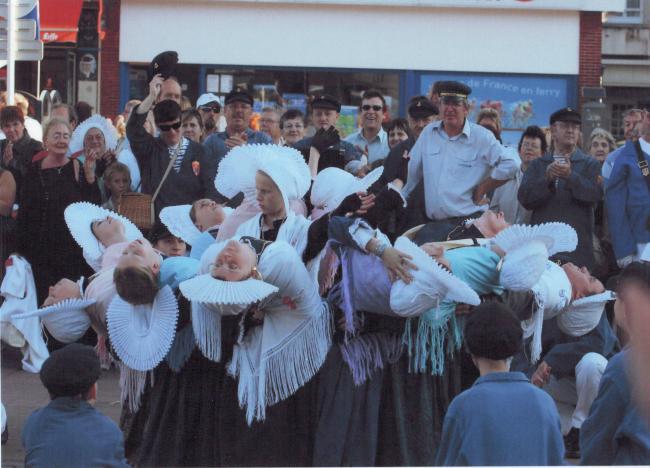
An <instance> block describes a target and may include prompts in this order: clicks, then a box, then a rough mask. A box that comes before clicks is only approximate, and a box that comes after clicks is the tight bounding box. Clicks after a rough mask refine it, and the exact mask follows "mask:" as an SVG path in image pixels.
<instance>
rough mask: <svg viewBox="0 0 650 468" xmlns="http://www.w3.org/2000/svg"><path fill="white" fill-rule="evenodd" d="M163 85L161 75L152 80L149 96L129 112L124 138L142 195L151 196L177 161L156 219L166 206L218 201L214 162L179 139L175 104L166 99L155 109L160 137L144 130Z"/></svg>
mask: <svg viewBox="0 0 650 468" xmlns="http://www.w3.org/2000/svg"><path fill="white" fill-rule="evenodd" d="M163 81H164V80H163V78H162V76H161V75H156V76H154V77H153V79H152V80H151V83H150V84H149V95H148V96H147V97H146V98H145V99H144V100H143V101H142V103H141V104H140V105H139V106H137V107H136V108H135V109H134V111H133V112H131V117H130V118H129V121H128V123H127V125H126V135H127V137H128V139H129V143H130V144H131V149H132V150H133V154H134V155H135V158H136V160H137V161H138V166H139V167H140V174H141V175H142V192H144V193H148V194H150V195H154V194H155V192H156V190H157V188H158V186H159V185H160V184H161V182H162V181H163V177H164V176H165V172H166V170H167V167H168V166H169V164H170V162H171V160H172V159H173V158H174V157H175V158H176V159H175V160H174V162H173V164H172V167H171V168H170V170H169V174H168V175H167V178H166V179H165V180H164V183H163V184H162V186H161V188H160V193H159V194H158V196H157V197H156V200H155V207H156V210H155V211H156V215H157V214H158V213H159V212H160V210H162V209H163V208H164V207H166V206H171V205H183V204H191V203H192V202H194V201H195V200H199V199H201V198H212V199H217V198H218V197H219V195H218V194H217V191H216V189H215V187H214V177H215V175H216V173H217V168H216V166H215V161H213V160H211V159H210V158H208V157H206V155H205V150H204V148H203V146H202V145H201V144H199V143H195V142H193V141H190V140H189V139H187V138H185V137H183V136H182V133H181V108H180V106H179V105H178V103H177V102H175V101H172V100H170V99H167V100H164V101H160V102H158V103H157V104H156V107H155V108H154V120H155V122H156V126H157V127H158V128H159V129H160V137H158V138H154V137H153V136H151V135H150V134H149V133H147V131H146V130H145V128H144V123H145V120H146V119H147V112H149V109H151V107H152V106H153V104H154V102H156V98H157V97H158V95H159V94H160V92H161V87H162V83H163Z"/></svg>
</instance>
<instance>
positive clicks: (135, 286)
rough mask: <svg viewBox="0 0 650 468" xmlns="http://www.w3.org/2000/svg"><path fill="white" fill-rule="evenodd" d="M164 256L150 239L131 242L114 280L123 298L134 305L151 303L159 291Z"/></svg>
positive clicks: (119, 262)
mask: <svg viewBox="0 0 650 468" xmlns="http://www.w3.org/2000/svg"><path fill="white" fill-rule="evenodd" d="M161 262H162V258H161V257H160V254H159V253H158V252H156V251H155V250H154V248H153V247H152V246H151V244H150V243H149V241H148V240H146V239H138V240H135V241H133V242H131V243H130V244H129V245H128V246H127V248H126V249H124V252H123V253H122V256H121V257H120V260H119V261H118V263H117V266H116V267H115V271H114V273H113V280H114V282H115V289H116V290H117V293H118V294H119V295H120V297H121V298H122V299H124V300H125V301H127V302H129V303H130V304H133V305H139V304H150V303H152V302H153V300H154V299H155V297H156V294H157V293H158V280H157V275H158V273H159V272H160V264H161Z"/></svg>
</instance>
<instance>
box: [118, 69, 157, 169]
mask: <svg viewBox="0 0 650 468" xmlns="http://www.w3.org/2000/svg"><path fill="white" fill-rule="evenodd" d="M162 82H163V78H162V76H160V75H156V76H154V77H153V79H152V80H151V82H150V83H149V95H148V96H147V97H146V98H144V100H143V101H142V102H141V103H140V104H139V105H138V106H136V107H135V109H133V112H131V116H130V117H129V121H128V122H127V124H126V136H127V138H128V139H129V144H130V145H131V150H132V151H133V154H134V155H135V158H136V160H137V161H138V165H139V166H140V171H141V172H144V168H145V167H148V166H149V164H150V161H149V160H150V158H151V154H152V153H153V149H154V141H155V138H154V137H153V136H151V135H150V134H149V133H148V132H147V130H146V129H145V128H144V123H145V121H146V120H147V114H148V113H149V111H150V110H151V108H152V107H153V105H154V103H155V102H156V98H157V97H158V94H160V86H161V84H162Z"/></svg>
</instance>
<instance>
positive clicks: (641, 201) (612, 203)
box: [605, 112, 650, 267]
mask: <svg viewBox="0 0 650 468" xmlns="http://www.w3.org/2000/svg"><path fill="white" fill-rule="evenodd" d="M641 132H642V134H643V138H640V139H639V140H638V143H635V142H634V141H628V142H627V143H625V146H624V147H623V148H622V150H621V153H620V154H619V156H618V157H617V158H616V162H615V163H614V168H613V169H612V172H611V174H610V176H609V179H608V180H607V185H606V190H605V208H606V209H607V220H608V223H609V231H610V235H611V238H612V244H613V247H614V255H615V256H616V261H617V263H618V265H619V266H620V267H624V266H625V265H627V264H629V263H630V262H632V261H634V260H639V259H640V258H647V256H648V255H650V252H648V251H649V250H650V175H648V176H644V174H643V169H642V168H641V167H639V160H638V157H637V152H636V148H635V146H636V145H637V144H638V145H640V148H641V150H642V155H643V158H644V160H645V162H646V166H645V171H650V143H647V141H648V140H650V112H646V113H645V117H644V119H643V122H642V124H641ZM646 138H647V140H646ZM644 251H645V254H644Z"/></svg>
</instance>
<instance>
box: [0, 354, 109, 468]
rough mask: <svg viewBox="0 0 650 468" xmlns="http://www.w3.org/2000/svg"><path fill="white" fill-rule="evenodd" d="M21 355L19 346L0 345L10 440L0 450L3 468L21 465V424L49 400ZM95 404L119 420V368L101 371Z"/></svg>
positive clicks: (0, 384)
mask: <svg viewBox="0 0 650 468" xmlns="http://www.w3.org/2000/svg"><path fill="white" fill-rule="evenodd" d="M21 359H22V355H21V353H20V350H19V349H17V348H12V347H9V346H5V345H4V344H3V345H2V353H1V355H0V361H1V364H2V372H1V374H0V398H1V399H2V404H3V405H4V406H5V410H6V411H7V424H8V427H9V440H8V441H7V443H6V444H5V445H3V446H2V449H1V451H0V460H1V461H2V467H3V468H4V467H19V466H20V467H22V466H24V461H25V451H24V450H23V446H22V443H21V438H20V435H21V433H22V430H23V425H24V424H25V420H26V419H27V417H28V416H29V415H30V414H31V413H32V412H33V411H34V410H35V409H37V408H40V407H42V406H45V405H47V404H48V403H49V401H50V398H49V396H48V394H47V391H46V390H45V387H43V384H42V383H41V380H40V379H39V377H38V374H30V373H29V372H25V371H24V370H22V367H21V363H20V361H21ZM95 408H97V409H98V410H99V411H101V412H102V413H103V414H105V415H106V416H108V417H110V418H111V419H112V420H113V421H115V422H116V423H119V419H120V389H119V372H118V371H117V369H116V368H114V367H113V368H111V369H110V370H108V371H103V372H102V376H101V378H100V380H99V383H98V395H97V403H96V404H95Z"/></svg>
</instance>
